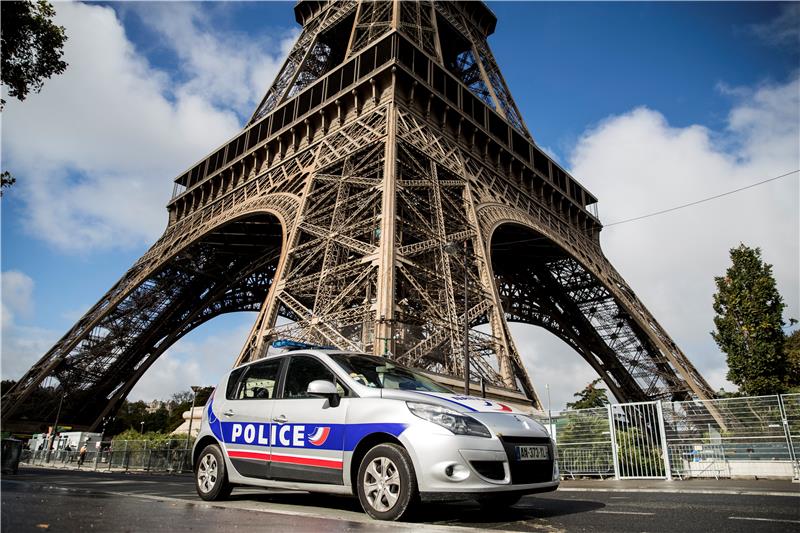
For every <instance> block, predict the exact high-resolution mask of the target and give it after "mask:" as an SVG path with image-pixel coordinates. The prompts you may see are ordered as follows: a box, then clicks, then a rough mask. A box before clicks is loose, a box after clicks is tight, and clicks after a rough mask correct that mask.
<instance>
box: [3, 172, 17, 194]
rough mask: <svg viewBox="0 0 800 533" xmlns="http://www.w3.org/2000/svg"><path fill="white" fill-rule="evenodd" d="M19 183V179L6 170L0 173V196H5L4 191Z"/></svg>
mask: <svg viewBox="0 0 800 533" xmlns="http://www.w3.org/2000/svg"><path fill="white" fill-rule="evenodd" d="M16 182H17V178H15V177H14V176H12V175H11V172H9V171H7V170H4V171H3V172H2V173H0V196H3V189H5V188H6V187H11V186H12V185H14V184H15V183H16Z"/></svg>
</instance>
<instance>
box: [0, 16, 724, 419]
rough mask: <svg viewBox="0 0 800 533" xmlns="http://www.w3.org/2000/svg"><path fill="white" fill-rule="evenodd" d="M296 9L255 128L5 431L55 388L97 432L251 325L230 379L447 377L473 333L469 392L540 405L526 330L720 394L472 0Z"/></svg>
mask: <svg viewBox="0 0 800 533" xmlns="http://www.w3.org/2000/svg"><path fill="white" fill-rule="evenodd" d="M295 14H296V17H297V21H298V22H299V23H300V24H302V25H303V32H302V34H301V35H300V37H299V38H298V40H297V43H296V44H295V46H294V48H293V49H292V50H291V52H290V53H289V56H288V58H287V59H286V61H285V62H284V64H283V66H282V68H281V70H280V71H279V73H278V76H277V78H276V80H275V82H274V83H273V85H272V87H270V89H269V90H268V91H267V93H266V95H265V96H264V98H263V100H262V101H261V103H260V104H259V106H258V107H257V109H256V111H255V113H254V114H253V116H252V118H251V119H250V121H249V123H248V124H247V125H246V127H245V128H244V129H243V130H242V132H241V133H239V134H238V135H236V136H235V137H234V138H233V139H231V140H230V141H229V142H228V143H226V144H225V145H223V146H221V147H219V148H218V149H216V150H214V151H213V152H212V153H211V154H210V155H209V156H207V157H206V158H204V159H203V160H201V161H199V162H198V163H197V164H195V165H193V166H192V167H191V168H190V169H189V170H188V171H186V172H185V173H183V174H182V175H181V176H179V177H178V178H177V179H176V180H175V191H174V195H173V198H172V199H171V201H170V202H169V204H168V211H169V223H168V226H167V229H166V231H165V232H164V235H163V236H162V237H161V238H160V239H159V240H158V241H157V242H156V243H155V244H154V245H153V247H152V248H151V249H150V250H149V251H148V252H147V253H146V254H145V255H144V256H143V257H142V258H141V259H140V260H139V261H138V262H137V263H136V264H135V265H134V266H133V267H132V268H131V269H130V270H129V271H128V272H127V273H126V274H125V275H124V276H123V277H122V279H121V280H120V281H119V282H118V283H117V284H116V285H115V286H114V287H113V288H112V289H111V290H110V291H109V292H108V293H107V294H106V295H105V296H104V297H103V298H102V299H101V300H100V301H99V302H98V303H97V304H96V305H95V306H94V307H93V308H92V309H90V310H89V311H88V312H87V313H86V315H85V316H84V317H83V318H82V319H81V320H80V321H79V322H78V323H77V324H75V326H74V327H73V328H72V329H71V330H70V331H69V332H68V333H67V334H66V335H65V336H64V337H63V338H62V339H61V340H60V341H58V343H57V344H56V345H55V346H54V347H53V348H52V349H51V350H50V351H49V352H48V353H47V354H45V355H44V357H42V359H41V360H40V361H39V362H38V363H37V364H36V365H34V366H33V367H32V368H31V369H30V371H29V372H28V373H27V374H26V375H25V376H24V377H23V378H22V379H21V380H20V381H19V382H18V384H17V385H16V386H15V387H14V388H13V389H12V390H10V391H9V392H8V394H7V395H6V396H5V397H4V399H3V420H4V421H6V422H7V421H10V420H22V419H28V420H49V419H51V417H52V416H53V414H54V412H55V410H56V408H57V404H58V401H57V398H58V397H59V396H62V395H63V393H65V394H66V396H64V398H65V399H64V402H63V409H62V419H63V420H66V421H69V422H70V423H71V424H72V425H75V426H87V427H96V426H97V425H98V423H99V421H100V420H101V419H102V418H103V417H104V416H106V415H107V414H109V413H112V412H113V411H114V410H115V409H116V408H117V407H118V405H119V404H120V402H121V401H122V400H123V399H124V398H125V396H126V395H127V393H128V392H129V391H130V390H131V388H132V387H133V385H134V384H135V383H136V382H137V380H138V379H139V378H140V377H141V376H142V374H143V373H144V372H145V371H146V370H147V369H148V368H149V367H150V366H151V365H152V364H153V362H154V361H155V360H156V359H157V358H158V357H159V356H160V355H161V354H162V353H163V352H164V351H165V350H166V349H167V348H168V347H169V346H171V345H172V344H173V343H174V342H175V341H176V340H178V339H179V338H180V337H181V336H182V335H185V334H186V333H187V332H189V331H191V330H192V329H193V328H195V327H197V326H198V325H200V324H202V323H203V322H205V321H207V320H209V319H211V318H213V317H214V316H217V315H219V314H221V313H227V312H232V311H242V310H251V311H258V316H257V319H256V321H255V324H254V326H253V328H252V331H251V333H250V336H249V339H248V340H247V342H246V343H245V345H244V347H243V348H242V350H241V352H240V354H239V356H238V358H236V362H237V363H239V362H244V361H250V360H253V359H258V358H260V357H263V356H264V355H265V354H266V353H267V352H268V349H269V347H270V345H271V343H272V342H274V341H275V340H277V339H294V340H300V341H305V342H311V343H315V344H321V345H331V346H336V347H339V348H343V349H351V350H363V351H367V352H373V353H390V354H393V355H392V357H395V358H396V359H397V360H398V361H400V362H402V363H405V364H409V365H413V366H416V367H421V368H425V369H428V370H429V371H431V372H434V373H438V374H442V375H454V376H460V375H463V372H464V368H463V363H462V361H463V359H462V356H461V353H462V349H463V344H462V343H463V342H464V335H463V331H464V326H465V322H466V323H467V324H468V325H469V327H470V332H469V342H468V350H469V355H470V362H469V364H470V370H471V375H472V376H473V378H474V380H479V379H482V380H484V381H485V382H486V383H488V384H489V385H491V386H493V387H495V389H493V390H494V391H495V392H496V393H500V394H502V391H507V392H509V393H511V392H512V391H519V392H521V393H522V394H524V397H527V398H528V399H529V400H530V401H531V402H532V403H533V404H534V405H538V399H537V396H536V393H535V391H534V389H533V386H532V385H531V381H530V379H529V376H528V374H527V372H526V370H525V368H524V366H523V364H522V361H521V359H520V356H519V352H518V350H517V349H516V347H515V345H514V342H513V340H512V338H511V336H510V334H509V330H508V327H507V322H508V321H518V322H524V323H529V324H535V325H538V326H541V327H543V328H546V329H548V330H550V331H551V332H553V333H554V334H556V335H558V336H559V337H560V338H562V339H563V340H564V341H565V342H567V343H568V344H569V345H570V346H572V347H573V348H574V349H575V350H576V351H577V352H578V353H580V355H581V356H583V357H584V359H586V361H587V362H588V363H589V364H590V365H591V366H592V367H593V368H594V369H595V370H596V371H597V372H598V373H599V375H600V376H602V377H603V379H604V380H605V382H606V384H607V385H608V386H609V388H610V390H611V391H612V392H613V393H614V395H615V396H616V397H617V398H618V399H620V400H621V401H637V400H645V399H654V398H671V399H686V398H689V397H690V396H695V397H699V398H701V399H707V398H710V397H712V396H713V394H712V391H711V389H710V388H709V386H708V384H707V383H706V382H705V381H704V379H703V378H702V377H701V376H700V375H699V374H698V372H697V371H696V370H695V368H694V367H693V366H692V364H691V363H690V362H689V361H688V360H687V358H686V357H685V356H684V354H683V353H682V352H681V350H680V349H679V348H678V347H677V346H676V345H675V343H674V342H672V340H671V339H670V337H669V336H668V335H667V334H666V333H665V331H664V330H663V329H662V328H661V326H659V324H658V323H657V322H656V320H655V319H654V318H653V317H652V316H651V314H650V313H649V312H648V311H647V309H645V307H644V306H643V305H642V303H641V302H640V301H639V300H638V298H637V297H636V296H635V294H634V293H633V291H632V290H631V289H630V288H629V287H628V285H627V284H626V283H625V281H624V280H623V279H622V277H621V276H620V275H619V274H618V273H617V272H616V271H615V270H614V268H613V267H612V265H611V264H610V263H609V261H608V260H607V259H606V257H605V256H604V255H603V252H602V250H601V249H600V244H599V233H600V230H601V227H602V226H601V224H600V222H599V220H598V219H597V217H596V214H595V213H596V212H595V211H593V210H592V209H593V206H594V204H595V203H596V199H595V197H594V196H592V195H591V194H590V193H589V192H588V191H587V190H586V189H585V188H584V187H582V186H581V185H580V184H579V183H578V182H577V181H576V180H575V179H574V178H573V177H572V176H570V175H569V174H568V173H567V172H565V171H564V170H563V169H562V168H561V167H559V166H558V164H556V163H555V162H554V161H552V160H551V159H550V158H548V157H547V155H546V154H544V153H543V152H542V151H541V150H540V149H539V148H538V147H537V146H536V144H535V142H534V141H533V139H532V137H531V135H530V133H529V132H528V129H527V127H526V126H525V123H524V122H523V120H522V118H521V115H520V113H519V111H518V109H517V106H516V104H515V103H514V100H513V99H512V97H511V93H510V92H509V90H508V87H507V86H506V84H505V82H504V81H503V77H502V75H501V73H500V70H499V68H498V66H497V62H496V61H495V59H494V57H493V55H492V53H491V51H490V49H489V46H488V44H487V37H488V36H489V35H490V34H491V33H493V31H494V28H495V24H496V18H495V17H494V15H493V14H492V13H491V11H489V9H488V8H487V7H486V6H485V5H484V4H483V3H480V2H430V1H421V2H410V1H403V2H400V1H396V0H395V1H389V0H387V1H359V2H356V1H342V2H335V3H328V2H321V1H309V0H306V1H301V2H299V3H298V4H297V5H296V7H295ZM450 243H455V244H456V245H458V248H460V249H461V250H463V251H462V252H461V254H466V257H465V256H464V255H460V256H459V255H451V253H450V252H449V250H450V249H451V248H452V246H450V247H448V244H450ZM465 270H466V272H465ZM464 280H466V282H465V281H464ZM464 292H466V293H467V301H468V304H467V307H466V308H465V307H464V299H463V294H464ZM279 316H282V317H285V318H286V319H288V321H280V322H279V321H278V317H279ZM279 324H280V325H279ZM481 324H487V325H488V326H487V327H485V328H481V331H485V332H481V331H478V329H475V327H476V326H479V325H481ZM47 387H50V389H49V390H50V394H49V395H48V394H47V392H48V390H47V389H46V388H47ZM53 387H55V391H56V392H58V393H59V394H57V395H53V394H52V392H53V390H54V389H53ZM498 391H499V392H498ZM518 396H521V395H518Z"/></svg>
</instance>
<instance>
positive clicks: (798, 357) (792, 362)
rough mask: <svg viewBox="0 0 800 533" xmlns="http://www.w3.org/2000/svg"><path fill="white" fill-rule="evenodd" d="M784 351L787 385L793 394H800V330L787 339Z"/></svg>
mask: <svg viewBox="0 0 800 533" xmlns="http://www.w3.org/2000/svg"><path fill="white" fill-rule="evenodd" d="M783 351H784V353H785V354H786V366H787V370H786V377H787V382H786V384H787V385H788V386H789V387H790V388H791V389H792V392H800V329H796V330H794V331H793V332H792V333H791V335H788V336H787V337H786V341H785V343H784V345H783Z"/></svg>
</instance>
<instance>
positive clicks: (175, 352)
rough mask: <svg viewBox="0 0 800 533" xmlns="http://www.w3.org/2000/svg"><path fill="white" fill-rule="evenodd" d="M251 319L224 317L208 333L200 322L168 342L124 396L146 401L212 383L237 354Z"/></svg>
mask: <svg viewBox="0 0 800 533" xmlns="http://www.w3.org/2000/svg"><path fill="white" fill-rule="evenodd" d="M254 320H255V314H253V313H239V314H238V315H237V318H235V319H233V322H235V323H234V324H230V322H231V320H226V321H225V322H226V327H225V328H224V329H222V330H220V331H221V332H218V333H212V334H208V326H210V325H211V324H213V322H212V323H209V324H208V325H207V326H201V327H200V328H199V329H197V330H195V331H193V332H192V333H190V334H189V335H187V336H186V337H184V338H183V339H181V340H179V341H178V342H177V343H175V344H174V345H173V346H171V347H170V348H169V349H168V350H167V351H166V352H165V353H164V354H163V355H162V356H161V357H159V359H158V360H157V361H156V362H155V363H153V366H152V367H150V369H148V370H147V372H145V374H144V375H143V376H142V379H141V380H140V381H139V382H138V383H137V384H136V386H135V387H134V388H133V390H132V391H131V392H130V394H129V395H128V400H129V401H132V402H135V401H138V400H145V401H150V400H152V399H155V398H157V399H162V400H167V399H169V398H170V397H171V396H172V394H173V393H175V392H179V391H185V390H189V388H190V387H191V386H192V385H201V386H214V387H216V386H217V384H218V382H219V380H220V378H222V376H223V375H224V374H225V372H226V371H227V370H230V368H231V365H233V362H234V361H235V360H236V356H237V355H239V350H240V349H241V347H242V346H244V342H245V340H246V339H247V335H248V334H249V332H250V328H251V327H252V325H253V321H254Z"/></svg>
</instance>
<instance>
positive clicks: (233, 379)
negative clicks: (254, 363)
mask: <svg viewBox="0 0 800 533" xmlns="http://www.w3.org/2000/svg"><path fill="white" fill-rule="evenodd" d="M246 369H247V367H246V366H241V367H239V368H237V369H235V370H231V373H230V375H229V376H228V384H227V386H226V387H225V398H227V399H228V400H235V399H236V386H237V385H238V384H239V378H241V377H242V372H244V371H245V370H246Z"/></svg>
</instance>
